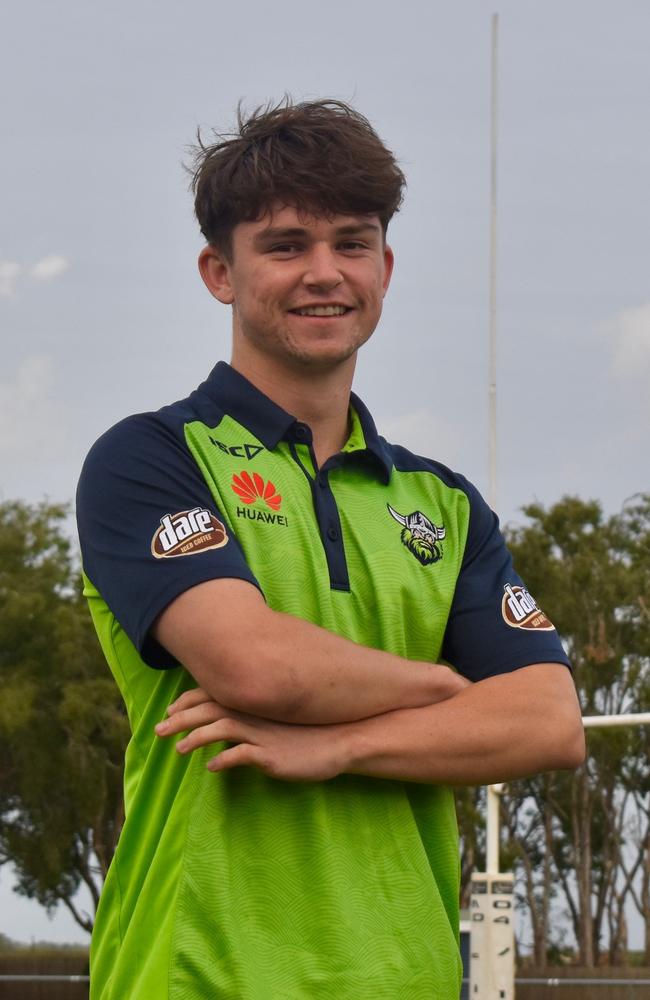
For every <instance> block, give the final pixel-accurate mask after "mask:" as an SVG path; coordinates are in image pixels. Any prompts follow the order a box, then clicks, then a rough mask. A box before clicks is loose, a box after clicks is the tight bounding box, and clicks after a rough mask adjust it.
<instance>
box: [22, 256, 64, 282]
mask: <svg viewBox="0 0 650 1000" xmlns="http://www.w3.org/2000/svg"><path fill="white" fill-rule="evenodd" d="M69 267H70V261H69V260H68V258H67V257H61V256H60V255H59V254H50V256H49V257H42V258H41V260H38V261H37V262H36V263H35V264H34V266H33V267H32V268H31V270H30V274H31V276H32V278H36V280H37V281H51V280H52V278H58V277H59V275H61V274H63V273H64V271H67V270H68V268H69Z"/></svg>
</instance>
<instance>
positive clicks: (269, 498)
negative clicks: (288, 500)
mask: <svg viewBox="0 0 650 1000" xmlns="http://www.w3.org/2000/svg"><path fill="white" fill-rule="evenodd" d="M230 486H231V488H232V489H233V490H234V492H235V493H236V494H237V496H238V497H239V498H240V500H243V501H244V503H246V504H253V503H255V502H256V501H257V500H261V501H262V502H263V503H264V504H266V506H267V507H269V508H270V509H271V510H280V505H281V504H282V497H281V496H280V494H279V493H276V490H275V486H274V485H273V483H272V482H271V480H270V479H269V480H267V482H266V483H265V482H264V480H263V479H262V477H261V476H260V475H259V473H257V472H254V473H253V475H252V476H251V474H250V472H246V470H244V471H243V472H240V473H239V475H237V474H236V473H235V475H234V476H233V477H232V483H231V484H230Z"/></svg>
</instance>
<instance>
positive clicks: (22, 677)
mask: <svg viewBox="0 0 650 1000" xmlns="http://www.w3.org/2000/svg"><path fill="white" fill-rule="evenodd" d="M67 513H68V511H67V509H66V508H65V507H63V506H56V505H51V504H47V503H42V504H39V505H37V506H28V505H27V504H24V503H22V502H20V501H14V502H9V503H4V504H1V505H0V680H1V687H0V741H1V744H2V764H1V766H0V864H4V863H7V862H11V863H13V865H14V866H15V868H16V871H17V874H18V891H19V892H20V893H22V894H23V895H25V896H28V897H30V898H34V899H37V900H38V901H39V902H40V903H41V904H42V905H43V906H45V907H46V908H47V909H48V910H53V909H54V908H56V906H57V905H58V904H59V903H63V904H64V905H65V906H67V907H68V909H69V910H70V911H71V913H72V915H73V916H74V918H75V920H76V921H77V923H79V924H80V926H82V927H84V928H85V929H86V930H88V931H90V930H91V929H92V924H93V916H92V915H91V914H87V913H84V912H79V910H78V908H77V906H76V905H75V903H74V896H75V893H76V891H77V889H78V888H79V885H80V884H81V883H82V882H83V883H85V884H86V885H87V886H88V889H89V890H90V893H91V896H92V898H93V900H94V903H95V905H96V904H97V901H98V899H99V891H100V888H101V884H102V881H103V876H104V875H105V874H106V870H107V868H108V865H109V863H110V860H111V857H112V853H113V848H114V844H115V841H116V838H117V835H118V833H119V829H120V826H121V821H122V761H123V755H124V748H125V745H126V740H127V738H128V725H127V721H126V717H125V714H124V711H123V708H122V704H121V700H120V697H119V694H118V692H117V689H116V687H115V685H114V683H113V681H112V679H111V678H110V676H109V674H108V672H107V670H106V666H105V662H104V659H103V656H102V654H101V651H100V649H99V646H98V643H97V640H96V638H95V635H94V632H93V628H92V624H91V622H90V617H89V615H88V611H87V609H86V607H85V602H84V601H83V598H82V596H81V586H80V579H79V572H78V568H77V566H76V564H75V560H74V559H73V557H72V555H71V546H70V542H69V540H68V539H67V538H66V536H65V534H64V531H63V524H64V520H65V517H66V516H67Z"/></svg>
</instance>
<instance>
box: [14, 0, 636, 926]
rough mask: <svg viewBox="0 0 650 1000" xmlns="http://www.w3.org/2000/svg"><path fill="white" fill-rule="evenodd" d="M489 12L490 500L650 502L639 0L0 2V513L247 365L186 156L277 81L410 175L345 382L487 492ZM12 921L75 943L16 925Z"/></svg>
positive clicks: (512, 517)
mask: <svg viewBox="0 0 650 1000" xmlns="http://www.w3.org/2000/svg"><path fill="white" fill-rule="evenodd" d="M495 9H497V10H498V11H499V13H500V37H499V43H500V63H499V72H500V107H499V210H498V211H499V215H498V221H499V231H498V339H499V361H498V407H499V417H498V442H499V446H498V451H499V459H498V470H499V471H498V503H497V507H498V509H499V512H500V513H501V515H502V519H503V520H505V521H510V522H512V521H516V520H518V519H521V515H520V513H519V510H520V508H521V506H522V505H523V504H525V503H528V502H530V501H531V500H533V499H537V500H540V501H542V502H543V503H545V504H550V503H553V502H554V501H556V500H558V499H559V498H560V497H561V496H562V495H564V494H566V493H576V494H579V495H581V496H582V497H585V498H596V499H598V500H600V501H601V502H602V503H603V505H604V507H605V509H606V510H607V511H608V512H610V511H611V512H613V511H616V510H618V509H619V508H620V506H621V504H622V502H623V501H624V499H625V498H626V497H628V496H630V495H631V494H633V493H636V492H639V491H642V490H648V489H649V488H650V481H649V476H648V455H649V453H650V392H649V390H648V384H649V379H650V252H649V249H648V243H649V234H650V188H649V183H648V178H649V177H650V138H649V135H650V129H649V121H650V114H649V111H650V59H649V58H648V52H649V51H650V4H649V3H647V0H618V2H616V3H615V2H609V0H607V2H605V0H602V2H598V0H571V2H566V0H565V2H562V3H560V2H557V0H556V2H553V0H546V2H544V3H541V2H536V3H532V2H526V0H502V2H501V3H499V4H498V6H497V5H494V4H493V3H487V2H484V0H476V2H473V3H468V2H461V3H455V4H452V3H441V2H438V0H426V2H425V0H419V2H409V0H405V2H403V3H401V4H399V5H395V3H393V2H390V3H389V2H387V0H357V2H351V0H346V2H345V3H344V2H341V0H330V2H329V3H328V4H310V3H308V2H305V0H301V2H297V0H276V2H274V3H273V4H266V3H261V2H259V0H253V2H249V3H241V4H237V5H235V4H234V3H229V4H221V3H218V2H215V0H210V2H207V0H185V2H184V3H183V4H172V3H169V2H168V3H164V2H161V0H156V2H153V0H128V2H126V0H113V2H112V3H111V4H104V3H99V2H97V0H60V2H58V3H56V4H53V3H51V0H20V2H19V0H13V2H11V0H9V2H8V5H7V7H6V8H5V14H4V18H3V20H4V24H3V31H2V36H1V38H0V85H1V87H2V91H1V92H2V94H3V95H4V100H3V111H2V136H3V140H4V143H3V146H4V155H3V156H2V158H1V160H0V323H1V326H2V366H1V368H0V500H2V499H13V498H22V499H26V500H28V501H30V502H32V501H37V500H39V499H41V498H43V497H45V496H47V497H49V498H51V499H55V500H67V499H70V498H72V496H73V494H74V489H75V485H76V480H77V476H78V472H79V468H80V465H81V462H82V460H83V456H84V455H85V453H86V451H87V450H88V448H89V446H90V445H91V443H92V442H93V440H94V439H95V438H96V437H97V436H98V435H99V434H100V433H101V432H102V431H103V430H105V429H106V428H107V427H108V426H110V425H111V424H112V423H114V422H115V421H116V420H118V419H120V418H121V417H123V416H125V415H126V414H127V413H131V412H135V411H138V410H144V409H152V408H157V407H158V406H160V405H163V404H165V403H167V402H170V401H171V400H173V399H177V398H179V397H182V396H185V395H187V393H188V392H189V391H191V389H192V388H194V386H195V385H196V384H197V383H198V382H199V381H201V380H202V379H203V377H204V376H205V374H206V373H207V371H208V370H209V369H210V368H211V366H212V365H213V363H214V362H215V361H217V360H218V359H220V358H226V359H228V356H229V311H228V310H227V309H225V308H223V307H220V306H219V304H218V303H216V302H215V300H214V299H212V298H211V297H210V296H209V295H208V293H207V292H206V291H205V289H204V287H203V285H202V284H201V282H200V279H199V277H198V274H197V272H196V264H195V261H196V255H197V253H198V251H199V249H200V247H201V245H202V243H201V239H200V235H199V233H198V228H197V226H196V223H195V220H194V219H193V215H192V203H191V198H190V196H189V194H188V191H187V177H186V175H185V174H184V172H183V169H182V166H181V163H182V161H183V160H184V159H187V152H186V151H187V147H188V145H189V144H190V143H191V142H192V141H193V138H194V134H195V132H196V129H197V126H201V127H203V128H205V129H209V128H210V127H212V126H217V127H221V128H224V127H225V128H228V127H229V126H230V125H231V124H232V122H233V109H234V107H235V105H236V103H237V101H238V100H239V99H240V98H243V99H244V101H245V103H246V104H247V105H248V106H249V107H253V106H255V105H256V104H259V103H262V102H266V101H267V100H268V99H269V98H278V97H280V96H282V94H283V93H284V92H285V91H288V92H290V93H291V94H293V96H294V97H296V98H298V99H304V98H310V97H316V96H332V97H338V98H342V99H344V100H351V101H352V102H353V103H354V104H355V105H356V106H357V107H358V108H359V109H360V110H361V111H362V112H363V113H364V114H366V115H367V116H368V117H369V118H370V119H371V121H372V122H373V123H374V125H375V126H376V128H377V130H378V132H379V133H380V135H381V136H382V138H383V139H384V140H385V141H386V143H387V144H388V145H389V146H390V147H391V148H392V149H393V150H394V151H395V152H396V154H397V156H398V158H399V160H400V162H401V164H402V167H403V169H404V170H405V172H406V174H407V178H408V182H409V186H408V191H407V196H406V201H405V204H404V207H403V210H402V211H401V212H400V214H399V215H398V216H397V217H396V219H395V220H394V222H393V224H392V226H391V230H390V231H389V238H390V241H391V243H392V245H393V248H394V250H395V253H396V258H397V265H396V271H395V275H394V279H393V284H392V287H391V290H390V292H389V296H388V299H387V300H386V306H385V310H384V316H383V319H382V322H381V325H380V327H379V329H378V330H377V332H376V334H375V336H374V338H373V341H372V342H371V343H370V344H369V345H368V346H367V347H366V348H364V351H363V353H362V356H361V358H360V362H359V367H358V377H357V383H356V388H357V391H358V392H359V394H360V395H361V396H362V397H363V398H364V399H365V401H366V402H367V404H368V405H369V406H370V408H371V409H372V411H373V412H374V414H375V418H376V420H377V423H378V425H379V428H380V430H381V431H382V432H383V433H384V434H385V435H386V436H387V437H389V438H391V439H392V440H394V441H399V442H400V443H403V444H406V445H408V446H410V447H411V448H413V449H414V450H416V451H418V452H420V453H423V454H425V455H429V456H432V457H436V458H439V459H440V460H442V461H444V462H445V463H447V464H448V465H450V466H452V467H453V468H455V469H458V470H460V471H462V472H463V473H464V474H465V475H467V476H468V477H469V478H470V479H472V480H473V481H474V482H475V483H476V484H477V485H478V486H479V488H480V489H482V490H483V491H486V489H487V363H488V349H487V333H488V246H489V138H490V27H491V25H490V21H491V14H492V13H493V11H494V10H495ZM9 881H10V879H9V875H8V873H7V872H6V871H5V872H2V874H1V875H0V905H1V906H2V920H1V921H0V932H1V933H8V934H10V935H11V936H13V937H15V938H20V939H25V940H29V938H30V937H32V936H35V937H37V938H38V937H49V938H50V939H57V938H59V939H62V940H69V939H71V938H72V937H74V936H80V937H81V938H82V939H83V934H79V935H77V934H74V932H73V930H72V925H71V924H70V922H69V921H68V920H67V918H63V917H62V918H60V919H59V918H57V920H56V921H55V923H53V924H48V923H47V921H46V920H45V919H40V917H39V916H38V911H37V910H35V909H34V908H33V907H25V908H23V906H22V905H21V906H18V905H17V904H16V903H15V900H14V899H12V898H11V897H10V896H9V895H8V893H7V888H8V885H9Z"/></svg>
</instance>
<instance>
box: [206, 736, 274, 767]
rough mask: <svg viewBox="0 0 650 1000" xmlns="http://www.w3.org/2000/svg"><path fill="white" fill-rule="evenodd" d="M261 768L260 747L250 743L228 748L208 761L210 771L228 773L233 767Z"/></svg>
mask: <svg viewBox="0 0 650 1000" xmlns="http://www.w3.org/2000/svg"><path fill="white" fill-rule="evenodd" d="M244 766H249V767H251V766H252V767H260V766H261V756H260V749H259V747H256V746H253V745H252V744H250V743H238V744H237V746H234V747H228V748H227V749H226V750H222V751H221V753H219V754H217V756H216V757H213V758H212V760H210V761H208V763H207V768H208V771H228V770H230V768H232V767H244Z"/></svg>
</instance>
